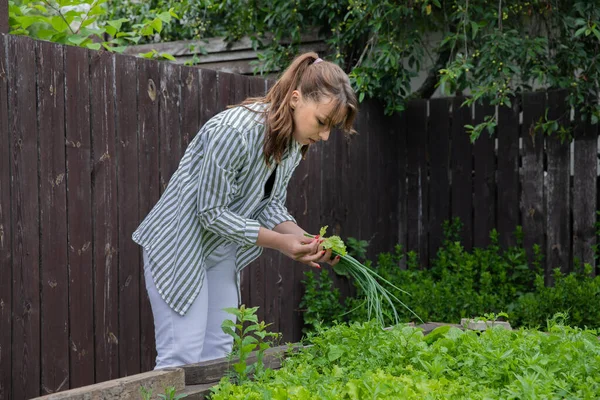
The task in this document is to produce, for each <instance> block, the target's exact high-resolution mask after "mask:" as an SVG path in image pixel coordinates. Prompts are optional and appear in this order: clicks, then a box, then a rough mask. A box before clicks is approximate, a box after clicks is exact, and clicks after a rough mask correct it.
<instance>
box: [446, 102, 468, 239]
mask: <svg viewBox="0 0 600 400" xmlns="http://www.w3.org/2000/svg"><path fill="white" fill-rule="evenodd" d="M464 101H465V98H464V97H455V98H454V99H453V101H452V109H453V111H452V150H451V157H450V160H451V163H452V188H451V192H452V200H451V202H452V218H455V217H458V218H460V222H461V223H462V226H463V229H462V232H461V238H462V243H463V245H464V247H465V249H467V250H470V249H471V248H472V247H473V162H472V149H473V146H472V145H471V142H470V139H469V133H468V132H467V131H466V129H465V125H467V124H471V107H468V106H464V107H461V104H462V103H463V102H464Z"/></svg>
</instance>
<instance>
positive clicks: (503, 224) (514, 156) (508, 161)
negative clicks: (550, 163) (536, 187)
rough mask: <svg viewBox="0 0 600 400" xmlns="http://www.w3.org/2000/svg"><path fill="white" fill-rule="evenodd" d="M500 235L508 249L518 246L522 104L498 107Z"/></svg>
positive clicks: (515, 100)
mask: <svg viewBox="0 0 600 400" xmlns="http://www.w3.org/2000/svg"><path fill="white" fill-rule="evenodd" d="M497 179H498V234H499V235H500V244H501V245H502V246H504V247H505V248H506V247H508V246H513V245H515V243H516V241H515V237H514V232H515V229H516V227H517V225H518V224H519V104H518V99H512V107H510V108H508V107H505V106H500V107H499V108H498V178H497Z"/></svg>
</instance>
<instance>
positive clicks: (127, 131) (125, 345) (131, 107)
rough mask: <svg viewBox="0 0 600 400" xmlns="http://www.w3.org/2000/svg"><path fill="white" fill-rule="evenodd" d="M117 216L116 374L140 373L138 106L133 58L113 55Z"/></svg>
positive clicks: (135, 69)
mask: <svg viewBox="0 0 600 400" xmlns="http://www.w3.org/2000/svg"><path fill="white" fill-rule="evenodd" d="M115 57H116V58H115V81H116V84H115V88H116V93H115V95H116V96H115V99H116V113H117V115H116V136H117V148H116V150H117V151H116V156H117V207H118V211H117V218H118V229H117V231H118V236H119V247H118V249H119V252H118V264H117V265H118V269H119V273H118V276H119V308H118V310H119V334H118V338H119V375H120V376H129V375H133V374H137V373H139V372H140V364H141V361H140V252H139V248H138V245H137V244H136V243H135V242H134V241H133V240H131V235H132V234H133V232H134V231H135V229H136V228H137V226H138V218H136V216H137V214H138V212H139V203H138V193H139V191H138V186H139V172H138V168H139V166H138V124H137V116H138V106H137V68H136V61H135V58H134V57H130V56H123V55H116V56H115Z"/></svg>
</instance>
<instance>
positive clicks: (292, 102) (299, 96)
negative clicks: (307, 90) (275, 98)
mask: <svg viewBox="0 0 600 400" xmlns="http://www.w3.org/2000/svg"><path fill="white" fill-rule="evenodd" d="M301 99H302V94H301V93H300V91H299V90H294V91H293V92H292V97H291V98H290V107H291V108H292V110H295V109H296V106H297V105H298V103H299V102H300V100H301Z"/></svg>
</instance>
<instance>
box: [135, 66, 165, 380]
mask: <svg viewBox="0 0 600 400" xmlns="http://www.w3.org/2000/svg"><path fill="white" fill-rule="evenodd" d="M136 62H137V69H138V80H137V85H138V90H137V91H138V135H139V136H138V137H139V142H138V143H139V144H138V151H139V155H138V161H139V192H140V196H139V214H138V222H141V221H142V220H143V219H144V218H146V216H147V215H148V214H149V213H150V210H152V208H153V207H154V205H155V204H156V203H157V202H158V199H159V196H160V178H159V169H158V163H159V140H158V132H159V125H158V102H159V100H158V96H159V95H160V93H159V87H160V86H159V85H160V84H159V82H160V75H159V69H158V63H157V62H156V61H154V60H145V59H137V61H136ZM138 251H140V252H141V248H140V249H139V250H138ZM140 262H141V264H140V266H141V268H140V286H141V287H140V351H141V354H140V357H141V370H142V371H150V370H152V369H153V368H154V365H155V361H156V346H155V338H154V318H153V315H152V308H151V306H150V300H149V298H148V292H147V290H146V285H145V282H146V280H145V277H144V268H143V259H141V258H140ZM142 282H143V284H142Z"/></svg>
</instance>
